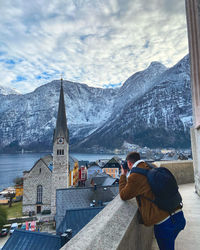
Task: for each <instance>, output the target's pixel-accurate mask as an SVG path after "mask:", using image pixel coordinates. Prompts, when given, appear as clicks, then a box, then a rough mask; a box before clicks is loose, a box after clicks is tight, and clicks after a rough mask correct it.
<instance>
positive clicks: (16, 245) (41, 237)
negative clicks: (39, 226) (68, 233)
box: [2, 229, 61, 250]
mask: <svg viewBox="0 0 200 250" xmlns="http://www.w3.org/2000/svg"><path fill="white" fill-rule="evenodd" d="M60 248H61V238H60V237H59V236H56V235H52V234H48V233H39V232H31V231H24V230H19V229H15V231H14V232H13V234H12V236H10V237H9V239H8V240H7V242H6V244H5V245H4V246H3V248H2V250H10V249H12V250H19V249H20V250H34V249H35V250H36V249H40V250H46V249H48V250H58V249H60Z"/></svg>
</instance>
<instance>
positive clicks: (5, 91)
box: [0, 85, 20, 95]
mask: <svg viewBox="0 0 200 250" xmlns="http://www.w3.org/2000/svg"><path fill="white" fill-rule="evenodd" d="M0 95H20V93H19V92H18V91H16V90H14V89H11V88H8V87H5V86H2V85H0Z"/></svg>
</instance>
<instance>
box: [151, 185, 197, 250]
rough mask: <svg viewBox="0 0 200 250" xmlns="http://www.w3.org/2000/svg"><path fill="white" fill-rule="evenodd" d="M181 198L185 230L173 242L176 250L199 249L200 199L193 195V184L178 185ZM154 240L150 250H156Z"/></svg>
mask: <svg viewBox="0 0 200 250" xmlns="http://www.w3.org/2000/svg"><path fill="white" fill-rule="evenodd" d="M180 193H181V195H182V197H183V211H184V215H185V218H186V221H187V224H186V227H185V230H184V231H182V232H180V234H179V235H178V237H177V239H176V242H175V249H176V250H188V249H191V250H199V249H200V197H199V196H198V195H197V194H196V193H195V188H194V183H189V184H184V185H180ZM158 249H159V248H158V245H157V243H156V240H155V239H154V241H153V245H152V250H158Z"/></svg>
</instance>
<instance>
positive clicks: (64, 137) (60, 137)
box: [51, 77, 69, 215]
mask: <svg viewBox="0 0 200 250" xmlns="http://www.w3.org/2000/svg"><path fill="white" fill-rule="evenodd" d="M68 186H69V135H68V128H67V118H66V112H65V100H64V91H63V79H62V77H61V87H60V99H59V106H58V115H57V122H56V128H55V130H54V137H53V170H52V179H51V213H52V214H53V215H55V213H56V190H57V189H61V188H68Z"/></svg>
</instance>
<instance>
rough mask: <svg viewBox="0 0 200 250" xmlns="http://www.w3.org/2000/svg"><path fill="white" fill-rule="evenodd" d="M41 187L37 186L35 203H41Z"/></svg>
mask: <svg viewBox="0 0 200 250" xmlns="http://www.w3.org/2000/svg"><path fill="white" fill-rule="evenodd" d="M42 192H43V188H42V185H39V186H37V203H42Z"/></svg>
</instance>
